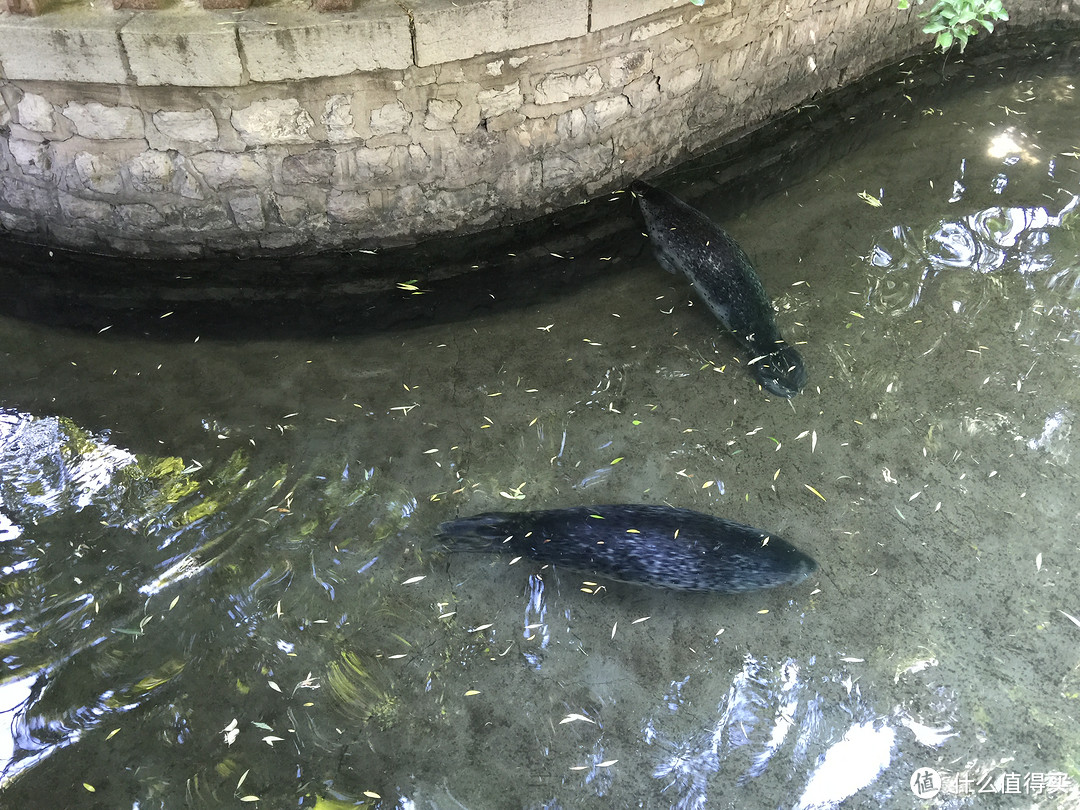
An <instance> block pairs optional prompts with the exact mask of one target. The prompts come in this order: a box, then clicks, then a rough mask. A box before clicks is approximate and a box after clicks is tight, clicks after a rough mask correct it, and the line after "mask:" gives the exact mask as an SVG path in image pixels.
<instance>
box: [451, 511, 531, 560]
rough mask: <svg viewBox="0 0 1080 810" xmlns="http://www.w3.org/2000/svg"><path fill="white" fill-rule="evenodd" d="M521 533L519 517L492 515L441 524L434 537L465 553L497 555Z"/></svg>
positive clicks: (492, 513)
mask: <svg viewBox="0 0 1080 810" xmlns="http://www.w3.org/2000/svg"><path fill="white" fill-rule="evenodd" d="M521 531H522V530H521V518H520V517H519V516H518V515H515V514H512V513H508V512H491V513H488V514H485V515H473V516H472V517H465V518H458V519H457V520H448V521H446V522H445V523H440V524H439V526H438V528H437V529H436V530H435V536H436V537H437V538H438V539H439V540H441V541H442V542H444V543H446V544H447V545H451V544H453V545H455V546H457V547H458V548H460V549H461V550H462V551H481V552H484V551H486V552H492V551H495V552H498V551H506V550H507V549H508V548H509V547H510V543H511V541H512V540H513V539H514V538H515V537H516V536H520V534H521Z"/></svg>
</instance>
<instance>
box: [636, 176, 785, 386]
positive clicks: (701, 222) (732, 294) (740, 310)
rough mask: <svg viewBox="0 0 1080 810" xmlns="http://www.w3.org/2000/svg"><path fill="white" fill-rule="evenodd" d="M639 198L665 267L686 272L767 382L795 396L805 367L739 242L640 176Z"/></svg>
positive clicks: (760, 378)
mask: <svg viewBox="0 0 1080 810" xmlns="http://www.w3.org/2000/svg"><path fill="white" fill-rule="evenodd" d="M630 191H632V192H633V194H634V196H635V197H637V201H638V204H639V205H640V206H641V213H642V214H643V215H644V217H645V227H646V229H647V230H648V232H649V241H650V243H651V244H652V248H653V253H654V254H655V255H656V260H657V261H658V262H659V263H660V266H661V267H663V268H664V269H665V270H667V271H669V272H671V273H679V272H682V273H684V274H685V275H686V277H687V278H688V279H690V283H691V284H693V285H694V289H696V290H697V291H698V294H699V295H700V296H701V297H702V298H703V299H704V301H705V304H706V306H708V307H709V309H710V310H711V311H712V313H713V314H714V315H715V316H716V317H717V318H719V319H720V323H722V324H723V325H724V328H725V329H727V330H728V331H729V332H731V334H732V335H733V336H734V337H735V340H737V341H738V342H739V344H740V345H741V346H742V347H743V348H744V349H745V350H746V351H747V353H749V355H750V367H751V369H752V370H753V372H754V376H755V377H756V378H757V381H758V382H759V383H761V385H762V387H764V388H766V389H767V390H769V391H771V392H772V393H774V394H777V395H779V396H782V397H787V398H789V399H790V398H791V397H793V396H795V395H796V394H798V393H799V391H801V390H802V388H803V386H804V385H806V367H805V366H804V365H803V361H802V357H800V356H799V353H798V352H797V351H795V349H794V347H792V346H790V345H788V344H787V343H786V342H785V341H784V338H783V336H781V334H780V330H779V329H778V328H777V327H776V319H775V318H774V317H773V306H772V303H771V302H770V301H769V298H768V296H767V295H766V294H765V288H764V287H763V286H762V285H761V280H760V279H759V278H758V276H757V273H755V272H754V267H753V265H751V264H750V260H749V259H748V258H747V257H746V254H745V253H743V250H742V248H741V247H739V245H738V244H737V243H736V242H735V240H734V239H732V238H731V237H730V236H728V234H727V233H725V232H724V230H723V229H722V228H720V227H719V226H718V225H716V224H715V223H714V222H713V221H712V220H710V219H709V218H708V217H706V216H705V215H704V214H702V213H701V212H700V211H698V210H696V209H694V208H692V207H690V206H689V205H687V204H686V203H684V202H683V201H682V200H680V199H679V198H677V197H675V196H673V195H671V194H668V193H667V192H666V191H661V190H660V189H658V188H655V187H654V186H650V185H649V184H648V183H645V182H643V181H641V180H638V181H636V182H635V183H634V184H633V185H631V186H630Z"/></svg>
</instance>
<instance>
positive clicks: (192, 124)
mask: <svg viewBox="0 0 1080 810" xmlns="http://www.w3.org/2000/svg"><path fill="white" fill-rule="evenodd" d="M152 118H153V121H154V126H156V127H157V129H158V132H160V133H161V134H162V135H164V136H165V137H166V138H169V139H171V140H174V141H187V142H188V143H211V142H213V141H216V140H217V137H218V125H217V119H215V118H214V114H213V113H212V112H210V110H207V109H202V110H193V111H190V112H189V111H187V110H158V111H157V112H156V113H154V115H153V116H152Z"/></svg>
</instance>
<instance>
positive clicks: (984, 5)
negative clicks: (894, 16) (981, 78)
mask: <svg viewBox="0 0 1080 810" xmlns="http://www.w3.org/2000/svg"><path fill="white" fill-rule="evenodd" d="M915 2H916V3H918V4H919V5H920V6H921V5H922V4H923V0H915ZM910 7H911V0H898V2H897V8H899V9H900V10H901V11H903V10H905V9H907V8H910ZM919 16H920V17H922V18H923V19H924V20H926V25H925V26H923V31H924V32H925V33H927V34H934V35H936V38H935V41H934V44H935V45H937V47H939V48H940V49H941V50H942V51H946V50H948V49H949V48H951V47H952V46H953V43H954V42H958V43H960V51H961V52H963V50H964V47H965V46H966V45H967V41H968V38H969V37H972V36H974V35H975V34H976V33H977V32H978V30H979V29H978V28H977V27H976V26H978V25H981V26H982V27H983V28H985V29H986V30H987V31H993V30H994V21H996V20H1007V19H1009V12H1007V11H1006V10H1005V6H1004V5H1002V3H1001V0H937V2H936V3H934V5H933V6H932V7H931V8H930V10H929V11H924V12H922V13H921V14H919Z"/></svg>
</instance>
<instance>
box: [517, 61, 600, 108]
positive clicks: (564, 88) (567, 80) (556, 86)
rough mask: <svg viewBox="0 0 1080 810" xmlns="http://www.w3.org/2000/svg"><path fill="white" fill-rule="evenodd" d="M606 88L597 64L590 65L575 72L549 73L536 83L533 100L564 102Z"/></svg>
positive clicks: (537, 101)
mask: <svg viewBox="0 0 1080 810" xmlns="http://www.w3.org/2000/svg"><path fill="white" fill-rule="evenodd" d="M603 89H604V81H603V79H601V78H600V71H599V70H597V69H596V65H588V66H587V67H585V68H584V69H582V70H579V71H577V72H575V73H561V72H559V73H549V74H547V75H546V76H544V78H542V79H541V80H540V81H538V82H537V83H536V89H535V91H534V93H533V101H534V102H535V103H536V104H562V103H563V102H565V101H569V100H570V99H572V98H581V97H583V96H594V95H596V94H597V93H599V92H600V91H601V90H603Z"/></svg>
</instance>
